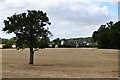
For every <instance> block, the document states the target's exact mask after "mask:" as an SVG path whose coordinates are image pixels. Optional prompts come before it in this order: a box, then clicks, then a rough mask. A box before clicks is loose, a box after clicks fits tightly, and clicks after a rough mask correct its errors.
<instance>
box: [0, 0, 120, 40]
mask: <svg viewBox="0 0 120 80" xmlns="http://www.w3.org/2000/svg"><path fill="white" fill-rule="evenodd" d="M27 10H42V11H44V12H46V13H47V15H48V16H49V18H50V22H51V23H52V25H50V26H49V28H50V31H51V32H52V34H53V37H52V39H54V38H58V37H59V38H74V37H91V36H92V33H93V31H95V30H97V29H98V28H99V27H100V25H101V24H106V23H107V22H109V21H113V22H116V21H117V20H118V3H117V2H97V1H95V0H0V37H3V38H11V37H13V36H15V35H14V34H6V33H5V32H2V31H1V30H2V28H3V27H4V24H3V20H5V19H6V18H7V17H9V16H11V15H13V14H15V13H22V12H26V11H27Z"/></svg>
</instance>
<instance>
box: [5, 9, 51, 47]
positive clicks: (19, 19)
mask: <svg viewBox="0 0 120 80" xmlns="http://www.w3.org/2000/svg"><path fill="white" fill-rule="evenodd" d="M4 24H5V27H4V28H3V31H6V32H7V33H12V32H13V33H15V34H16V41H15V43H16V45H17V46H18V47H19V48H25V47H30V45H32V47H34V48H36V47H40V46H39V45H38V43H40V42H42V40H46V39H48V38H49V36H52V34H51V32H50V31H49V29H48V28H44V26H46V25H47V24H48V25H50V24H51V23H50V22H49V18H48V17H47V14H46V13H43V12H42V11H39V10H38V11H36V10H28V11H27V13H21V14H14V15H13V16H11V17H7V20H4ZM11 42H12V41H11V40H10V41H9V42H8V44H10V43H11ZM41 44H42V43H41Z"/></svg>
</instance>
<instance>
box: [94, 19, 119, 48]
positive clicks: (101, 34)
mask: <svg viewBox="0 0 120 80" xmlns="http://www.w3.org/2000/svg"><path fill="white" fill-rule="evenodd" d="M92 37H93V39H94V41H96V42H97V44H98V48H112V49H120V21H118V22H116V23H113V22H112V21H110V22H109V23H106V24H105V25H101V26H100V28H99V29H98V30H97V31H94V32H93V35H92Z"/></svg>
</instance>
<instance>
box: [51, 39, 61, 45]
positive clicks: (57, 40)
mask: <svg viewBox="0 0 120 80" xmlns="http://www.w3.org/2000/svg"><path fill="white" fill-rule="evenodd" d="M53 42H54V43H55V44H57V45H60V44H61V40H60V39H59V38H57V39H54V40H53Z"/></svg>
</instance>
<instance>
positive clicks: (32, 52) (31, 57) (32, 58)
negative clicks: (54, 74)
mask: <svg viewBox="0 0 120 80" xmlns="http://www.w3.org/2000/svg"><path fill="white" fill-rule="evenodd" d="M33 61H34V51H33V45H32V44H31V45H30V61H29V64H34V62H33Z"/></svg>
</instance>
